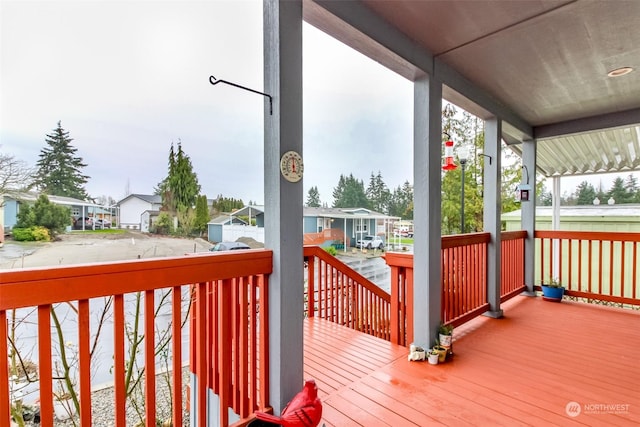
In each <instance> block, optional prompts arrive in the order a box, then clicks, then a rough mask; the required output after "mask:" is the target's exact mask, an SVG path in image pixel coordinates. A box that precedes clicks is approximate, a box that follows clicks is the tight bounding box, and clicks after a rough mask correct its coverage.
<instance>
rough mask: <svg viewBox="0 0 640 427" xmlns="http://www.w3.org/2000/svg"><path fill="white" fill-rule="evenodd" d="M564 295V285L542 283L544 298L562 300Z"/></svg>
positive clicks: (555, 300)
mask: <svg viewBox="0 0 640 427" xmlns="http://www.w3.org/2000/svg"><path fill="white" fill-rule="evenodd" d="M563 295H564V288H563V287H554V286H547V285H542V299H544V300H546V301H554V302H560V301H562V296H563Z"/></svg>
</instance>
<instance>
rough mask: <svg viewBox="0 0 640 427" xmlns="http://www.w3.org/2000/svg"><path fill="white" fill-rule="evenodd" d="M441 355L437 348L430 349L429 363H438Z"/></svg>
mask: <svg viewBox="0 0 640 427" xmlns="http://www.w3.org/2000/svg"><path fill="white" fill-rule="evenodd" d="M439 356H440V355H439V354H438V352H437V351H436V350H434V349H431V350H429V354H428V359H429V364H430V365H437V364H438V358H439Z"/></svg>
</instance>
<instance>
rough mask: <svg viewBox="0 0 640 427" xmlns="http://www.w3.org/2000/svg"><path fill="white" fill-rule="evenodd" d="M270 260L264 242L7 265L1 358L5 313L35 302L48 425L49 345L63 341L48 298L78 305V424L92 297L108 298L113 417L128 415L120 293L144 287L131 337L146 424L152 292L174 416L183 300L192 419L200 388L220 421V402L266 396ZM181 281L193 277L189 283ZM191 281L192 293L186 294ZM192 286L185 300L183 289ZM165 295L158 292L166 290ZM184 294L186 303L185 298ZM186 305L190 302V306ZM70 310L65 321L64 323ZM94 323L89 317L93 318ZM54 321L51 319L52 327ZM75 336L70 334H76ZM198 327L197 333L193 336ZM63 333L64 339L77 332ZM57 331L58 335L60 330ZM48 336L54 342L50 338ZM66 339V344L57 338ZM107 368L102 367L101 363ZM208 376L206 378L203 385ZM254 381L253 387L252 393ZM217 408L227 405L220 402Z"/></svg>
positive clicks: (150, 405)
mask: <svg viewBox="0 0 640 427" xmlns="http://www.w3.org/2000/svg"><path fill="white" fill-rule="evenodd" d="M271 269H272V253H271V251H266V250H254V251H242V252H235V253H228V254H227V253H220V254H196V255H192V256H188V257H186V256H185V257H180V258H163V259H152V260H142V261H128V262H120V263H109V264H92V265H82V266H72V267H52V268H34V269H25V270H19V271H13V270H12V271H4V272H2V273H1V282H0V294H1V295H2V298H0V325H2V327H0V360H8V357H9V349H8V338H9V336H8V327H7V324H8V322H7V321H8V313H12V310H16V309H23V308H28V307H32V308H34V309H35V310H36V312H37V326H36V328H37V334H36V336H37V359H36V360H37V366H38V379H39V384H38V386H39V387H38V395H39V401H40V414H41V425H42V426H44V427H48V426H52V425H53V418H54V416H53V402H54V389H53V386H54V381H53V379H52V378H53V376H54V375H55V374H54V372H55V369H54V367H55V366H56V364H58V363H60V360H57V359H56V357H57V356H56V353H57V352H56V351H54V350H52V348H54V349H55V348H61V347H60V343H59V342H57V343H56V339H58V338H56V339H52V318H53V320H54V324H55V323H56V322H57V319H56V317H55V316H52V308H54V307H55V306H56V305H57V304H61V303H63V304H70V305H72V306H73V309H72V310H71V312H72V313H77V315H76V319H75V320H76V321H77V325H78V326H77V327H76V331H75V334H76V335H75V337H77V342H78V346H77V349H78V350H77V352H78V356H77V360H78V365H77V378H78V382H77V396H76V399H78V401H79V406H80V414H79V417H80V424H81V425H83V426H85V425H86V426H90V425H92V419H91V417H92V414H91V392H92V390H91V387H92V384H91V375H92V360H91V357H90V340H91V339H92V336H94V335H95V334H96V331H95V330H92V327H91V324H92V321H91V318H90V307H91V306H92V305H93V304H94V303H95V304H98V303H99V302H100V301H102V298H103V297H112V298H113V307H112V317H113V350H114V353H113V383H114V395H115V398H114V401H115V407H114V420H113V424H114V425H115V426H117V427H124V426H125V425H126V420H125V418H126V412H125V403H126V399H125V393H126V392H127V390H126V389H125V384H126V377H127V374H128V373H127V372H125V362H126V358H127V357H129V356H130V355H129V354H128V353H126V348H128V347H129V346H125V340H126V339H127V334H129V333H130V331H131V329H129V327H130V325H127V316H129V313H128V312H125V302H126V300H130V298H131V297H132V295H133V296H135V295H139V293H141V294H142V295H143V296H144V303H143V304H142V307H143V314H142V316H141V317H139V318H137V319H142V322H143V325H142V326H141V330H140V332H139V336H137V337H135V340H136V341H137V342H138V343H139V344H140V345H141V347H142V348H143V349H144V354H143V360H142V363H143V371H144V375H143V377H144V396H145V414H144V418H145V419H146V420H147V421H146V422H147V425H155V420H156V373H157V369H156V366H157V364H158V356H157V354H156V351H157V349H156V348H155V346H154V339H148V337H155V336H156V334H157V333H158V331H157V328H156V321H157V319H156V315H155V314H156V310H157V309H158V304H159V303H160V301H159V298H158V295H159V294H158V292H160V291H163V294H164V295H166V294H167V293H168V294H169V295H170V296H171V297H170V298H171V304H168V307H169V308H168V310H169V313H168V314H167V315H168V316H169V317H170V318H171V326H170V327H171V335H172V338H171V344H170V348H171V351H170V353H171V357H170V360H171V361H170V363H169V364H170V366H169V369H170V370H171V372H172V374H171V375H170V383H171V390H172V408H173V412H172V423H173V425H176V426H178V425H182V422H183V420H182V413H183V410H185V408H184V405H183V393H182V388H183V384H182V377H181V373H182V367H183V365H184V358H183V355H182V347H181V346H182V342H181V325H182V323H183V322H184V318H185V316H186V315H187V314H188V312H189V310H191V312H192V313H193V314H194V316H193V317H192V319H191V329H192V330H191V335H192V339H191V341H190V347H189V348H190V358H191V363H192V369H193V372H195V374H196V376H197V378H198V381H199V384H198V387H197V389H196V390H192V396H191V398H192V399H194V398H196V399H198V400H197V401H198V402H199V404H198V405H197V413H196V414H194V415H195V420H196V422H197V425H198V426H205V425H207V412H206V411H207V404H206V403H205V402H207V396H206V394H207V391H206V387H208V388H210V389H212V390H214V391H215V392H217V394H218V395H219V397H220V409H221V410H220V411H219V412H220V420H219V422H220V425H227V424H228V418H227V417H228V415H227V414H228V411H227V407H230V408H232V409H233V410H234V411H235V412H236V413H238V414H240V416H243V415H244V416H246V415H248V414H249V412H253V410H255V409H265V408H266V406H267V404H268V395H267V391H268V386H267V378H268V369H267V366H268V365H267V363H268V354H267V341H268V340H267V295H266V292H267V277H268V275H269V274H270V272H271ZM186 285H193V286H192V287H191V288H190V287H189V286H186ZM189 289H192V293H193V295H189V291H188V290H189ZM192 296H194V297H195V298H194V300H193V302H192V304H190V303H189V301H190V298H191V297H192ZM163 298H164V297H163ZM185 300H186V307H185V304H184V302H185ZM191 305H193V307H191ZM68 324H69V319H67V321H66V322H65V327H68ZM94 326H95V325H94ZM53 331H55V329H54V330H53ZM75 337H74V338H75ZM194 337H195V339H193V338H194ZM74 338H65V339H72V340H73V339H74ZM58 340H59V339H58ZM52 344H53V345H52ZM63 346H64V344H63ZM103 369H104V367H103ZM202 385H205V386H206V387H202ZM257 390H260V394H259V395H257V394H256V393H257ZM10 408H11V400H10V390H9V369H8V366H7V364H6V363H2V364H0V425H9V419H10ZM222 409H224V410H222Z"/></svg>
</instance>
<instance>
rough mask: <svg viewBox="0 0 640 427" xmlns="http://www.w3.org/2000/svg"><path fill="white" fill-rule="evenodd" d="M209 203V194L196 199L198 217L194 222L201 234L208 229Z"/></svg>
mask: <svg viewBox="0 0 640 427" xmlns="http://www.w3.org/2000/svg"><path fill="white" fill-rule="evenodd" d="M209 219H210V218H209V205H208V203H207V196H205V195H202V196H199V197H198V199H197V201H196V219H195V224H194V229H195V231H198V232H199V233H200V235H202V233H204V232H205V231H206V230H207V223H208V222H209Z"/></svg>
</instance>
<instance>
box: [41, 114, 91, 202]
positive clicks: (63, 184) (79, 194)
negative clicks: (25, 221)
mask: <svg viewBox="0 0 640 427" xmlns="http://www.w3.org/2000/svg"><path fill="white" fill-rule="evenodd" d="M71 141H73V139H71V138H70V137H69V132H68V131H65V130H64V129H63V128H62V124H61V122H58V127H57V128H56V129H54V130H53V132H52V133H51V134H49V135H47V137H46V138H45V142H46V143H47V147H45V148H43V149H42V150H41V151H40V159H39V160H38V162H37V164H36V165H37V168H38V170H37V172H36V185H37V187H38V188H39V189H40V190H41V191H42V192H43V193H46V194H49V195H52V196H65V197H73V198H76V199H80V200H86V199H88V197H89V196H88V194H87V191H86V190H85V188H84V185H85V184H86V183H87V181H88V179H89V177H88V176H87V175H83V174H82V172H81V171H82V168H84V167H86V166H87V165H86V164H85V163H83V162H82V157H78V156H76V152H77V151H78V149H77V148H75V147H73V146H72V145H71Z"/></svg>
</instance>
